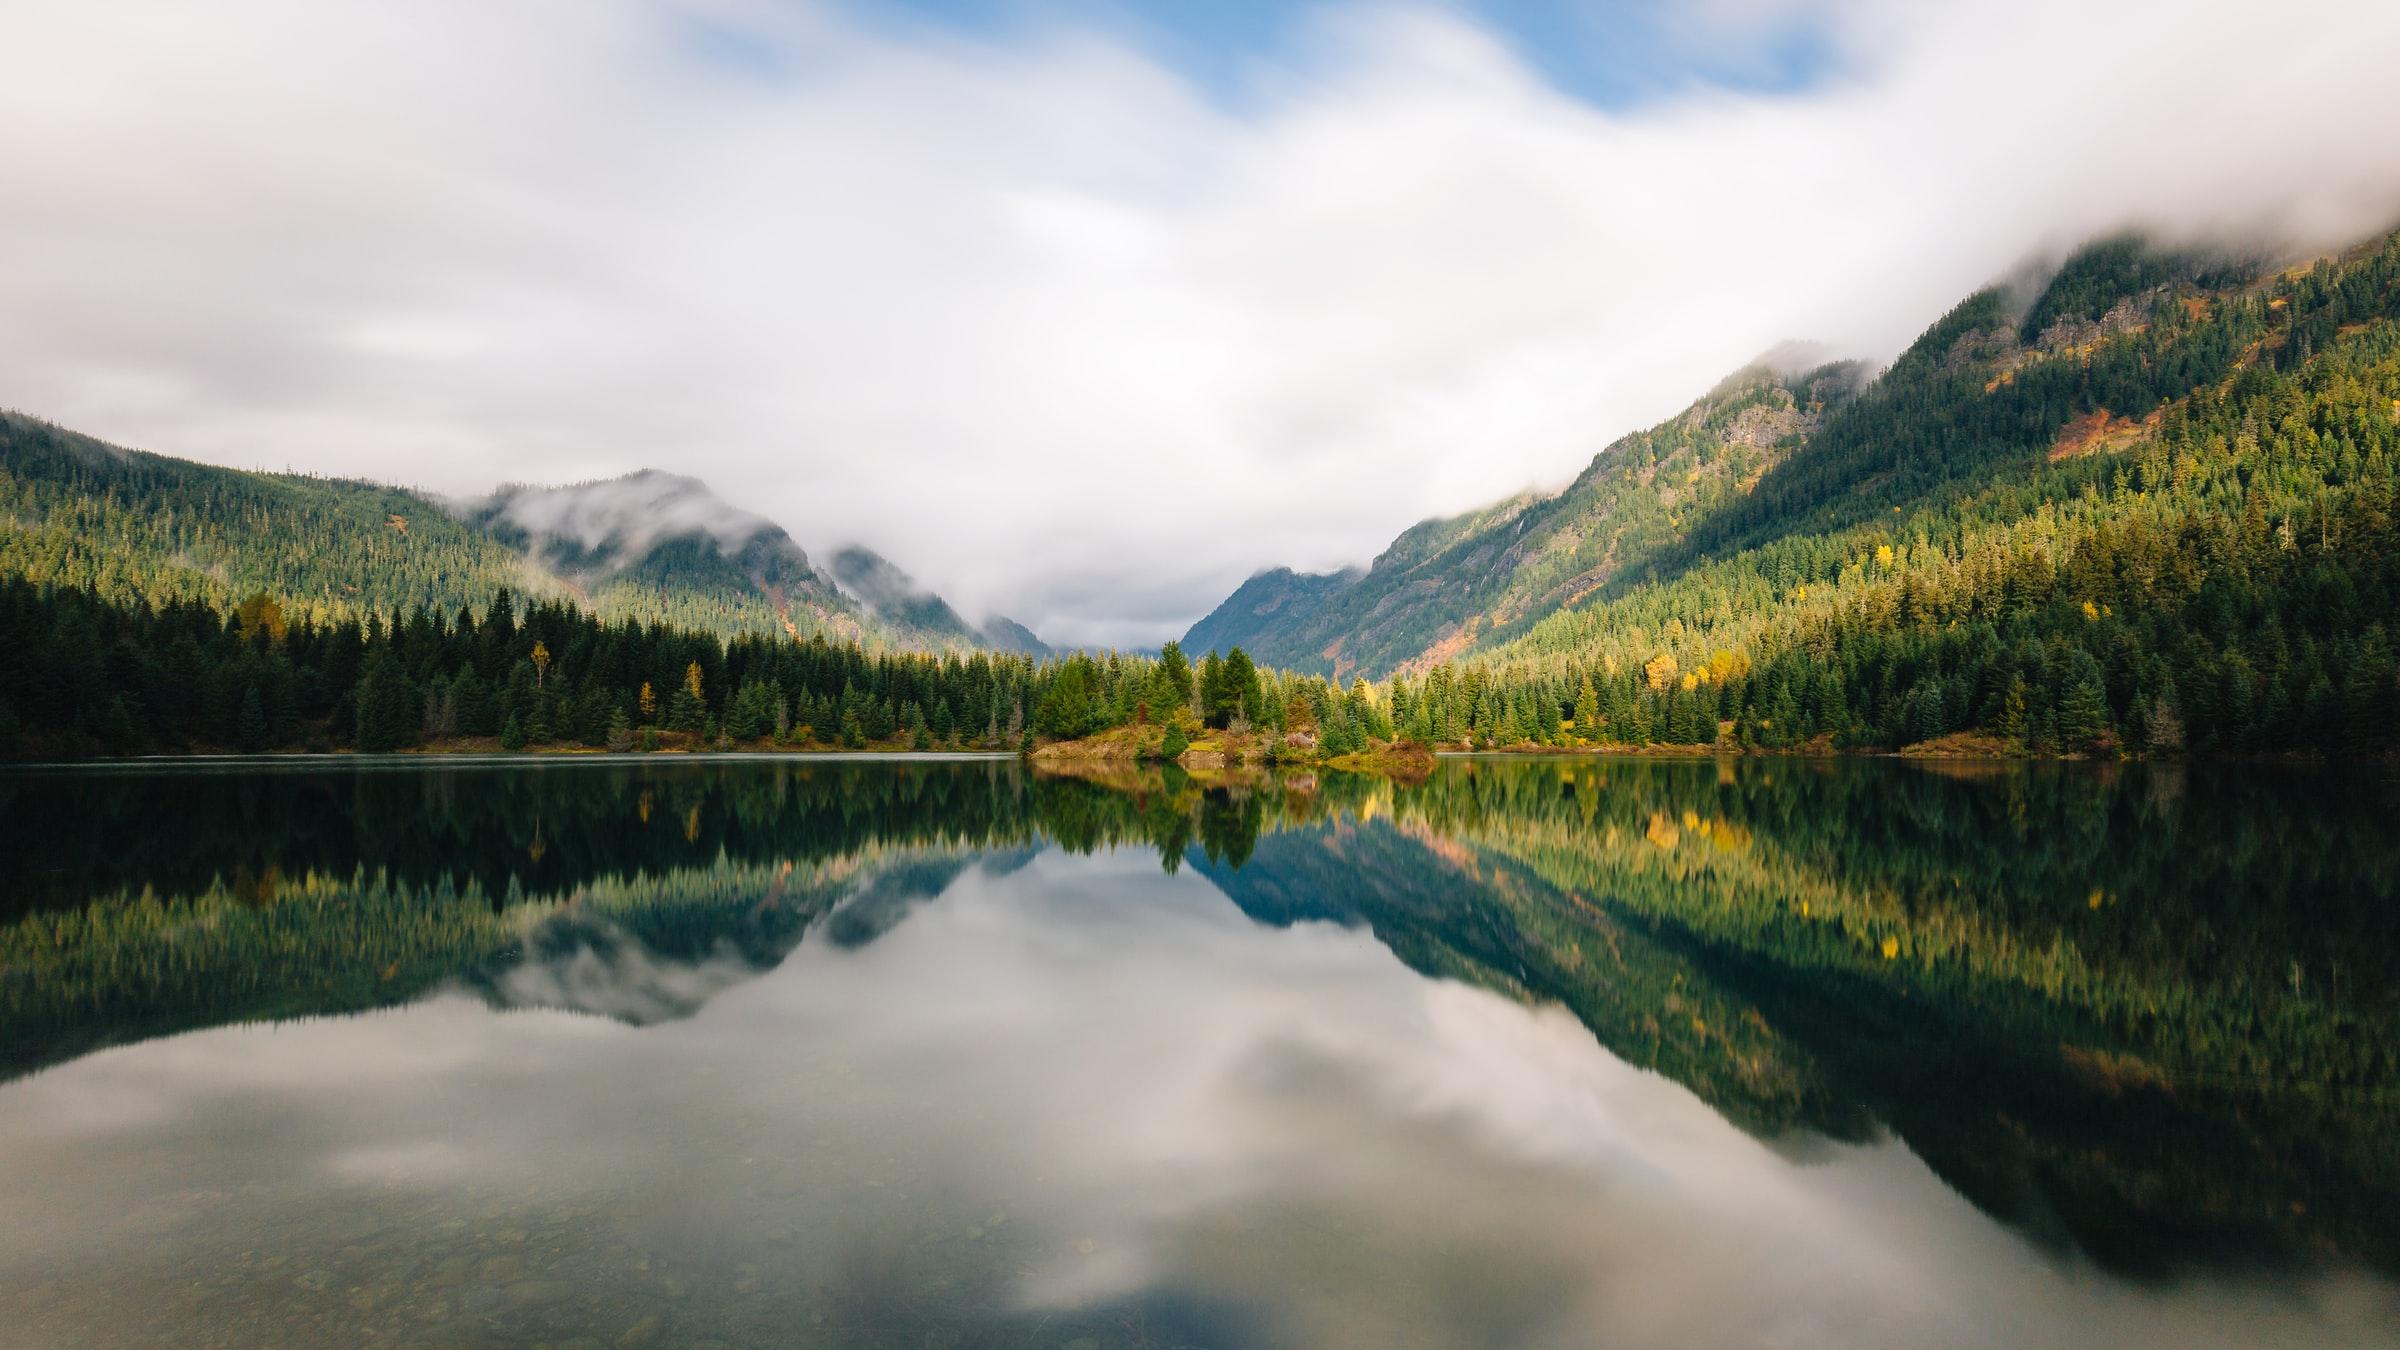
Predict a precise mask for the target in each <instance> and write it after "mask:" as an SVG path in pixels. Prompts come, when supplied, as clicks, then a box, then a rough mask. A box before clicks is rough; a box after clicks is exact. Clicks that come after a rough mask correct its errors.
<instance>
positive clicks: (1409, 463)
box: [0, 0, 2400, 641]
mask: <svg viewBox="0 0 2400 1350" xmlns="http://www.w3.org/2000/svg"><path fill="white" fill-rule="evenodd" d="M1810 13H1821V15H1822V18H1823V21H1824V22H1826V23H1828V24H1830V25H1831V26H1832V31H1833V32H1835V33H1836V34H1837V35H1838V40H1839V41H1840V42H1841V43H1842V44H1843V50H1844V54H1845V59H1844V62H1843V63H1842V69H1843V71H1844V72H1846V73H1844V74H1843V75H1841V76H1839V77H1838V78H1835V79H1832V80H1829V81H1828V82H1826V83H1823V84H1821V85H1820V86H1819V87H1817V88H1815V89H1812V90H1810V91H1808V92H1804V93H1801V94H1795V95H1781V96H1766V95H1739V96H1737V95H1732V94H1724V93H1707V92H1701V93H1695V94H1689V95H1685V96H1682V97H1679V98H1678V99H1677V100H1675V101H1674V102H1672V103H1668V104H1663V105H1659V104H1653V105H1650V106H1646V107H1641V108H1636V109H1633V110H1631V111H1624V112H1602V111H1598V110H1595V109H1593V108H1591V107H1589V106H1587V105H1585V104H1582V103H1579V102H1577V101H1576V100H1574V99H1572V98H1570V97H1567V96H1565V95H1563V94H1561V93H1558V92H1557V91H1555V90H1554V89H1552V88H1551V87H1549V86H1547V85H1546V84H1544V83H1543V82H1542V81H1540V80H1539V79H1538V78H1536V77H1535V76H1534V75H1533V74H1531V73H1530V72H1529V71H1528V70H1527V69H1526V68H1525V67H1524V66H1523V65H1522V64H1520V63H1519V62H1518V61H1516V60H1515V59H1514V58H1512V57H1511V56H1510V55H1508V54H1507V52H1506V50H1505V49H1504V48H1503V47H1502V46H1501V45H1500V44H1499V43H1498V42H1497V41H1496V40H1494V39H1493V38H1492V37H1490V36H1489V35H1487V34H1485V33H1482V32H1479V31H1477V30H1476V29H1475V28H1473V27H1471V26H1470V25H1468V24H1467V23H1465V22H1463V21H1461V20H1459V19H1457V18H1455V17H1452V16H1449V15H1447V14H1444V13H1440V12H1436V11H1431V10H1407V9H1392V8H1382V7H1368V8H1363V9H1355V10H1350V11H1346V12H1343V13H1340V14H1338V15H1335V16H1332V17H1329V18H1327V19H1325V20H1324V21H1323V22H1322V23H1321V24H1320V25H1319V26H1318V28H1317V29H1316V31H1315V32H1314V33H1313V35H1312V37H1311V38H1310V40H1308V41H1307V42H1305V43H1303V44H1302V45H1301V46H1300V47H1299V48H1297V52H1298V54H1297V55H1295V56H1294V57H1292V58H1291V60H1290V61H1289V63H1287V64H1286V65H1284V66H1282V67H1280V68H1273V69H1267V70H1263V71H1261V72H1260V74H1259V78H1258V83H1257V85H1256V87H1255V89H1253V90H1252V91H1251V96H1248V97H1245V98H1244V99H1242V100H1240V101H1239V102H1240V107H1239V109H1238V110H1235V109H1229V108H1228V107H1227V106H1226V105H1225V104H1224V103H1223V102H1221V101H1217V100H1213V99H1212V98H1211V97H1210V96H1209V95H1208V94H1207V93H1206V92H1205V91H1202V90H1199V89H1196V88H1194V87H1193V86H1192V85H1191V84H1190V83H1188V82H1187V81H1186V80H1184V79H1183V78H1182V77H1180V76H1178V75H1177V74H1176V73H1174V72H1173V71H1171V70H1168V69H1166V68H1163V67H1161V66H1160V65H1158V64H1156V63H1155V62H1153V61H1152V60H1150V59H1149V58H1147V57H1146V56H1144V55H1143V54H1141V53H1140V52H1139V51H1137V50H1135V49H1133V48H1131V47H1128V46H1126V45H1123V44H1122V43H1121V42H1119V41H1117V40H1115V39H1112V38H1108V37H1105V36H1098V35H1090V34H1078V33H1075V32H1071V31H1065V30H1052V31H1049V32H1046V33H1039V34H1036V35H1034V36H1032V37H1030V38H1027V37H1022V36H1020V37H1015V38H1010V39H1006V40H995V41H994V42H990V43H987V42H982V41H978V40H971V39H967V38H959V37H945V36H941V35H939V34H938V33H936V32H934V31H932V30H924V29H916V30H908V31H905V32H900V33H894V32H890V31H868V30H866V29H862V28H859V27H855V26H852V25H850V24H847V23H845V22H843V21H841V20H839V19H837V18H834V17H831V16H830V15H829V14H827V13H825V12H820V11H815V10H810V9H807V8H804V7H797V6H787V5H775V4H768V3H765V2H764V0H760V3H756V4H753V3H749V2H748V0H715V2H714V3H706V4H700V3H694V4H689V5H674V4H667V3H663V2H662V0H589V2H586V0H575V2H573V3H569V2H568V0H553V3H547V4H540V3H528V4H518V5H506V6H494V5H484V4H474V3H467V2H466V0H426V2H425V3H418V4H412V5H407V6H378V5H370V4H365V3H329V2H328V0H228V2H227V3H223V4H217V5H210V6H205V7H194V6H188V5H179V4H175V3H172V2H171V0H129V2H128V3H121V4H112V5H108V6H93V5H88V4H80V3H72V2H71V0H56V2H53V0H20V2H19V3H14V4H11V5H10V6H9V7H8V8H7V10H6V11H5V13H4V14H0V36H4V37H5V39H6V45H7V47H8V49H9V50H10V52H11V54H12V58H13V59H12V61H11V75H10V78H9V80H8V81H6V82H4V83H0V181H5V182H7V183H8V184H9V188H8V191H7V192H6V193H5V194H4V195H0V371H4V372H6V373H5V376H0V402H5V403H8V404H11V405H14V406H17V407H20V408H23V409H25V410H28V411H32V412H36V413H39V414H42V415H45V416H49V417H52V418H55V419H57V420H60V421H63V422H66V423H68V424H70V425H73V426H76V427H78V428H80V429H84V430H89V431H92V432H94V433H96V434H100V435H103V436H107V437H111V438H115V439H121V440H125V441H130V442H133V443H136V444H141V445H145V446H148V447H150V448H155V449H159V450H162V451H166V452H168V453H183V454H190V455H194V456H198V457H202V458H208V459H214V460H219V461H224V462H233V463H245V464H254V465H261V466H267V467H283V466H285V465H292V466H297V467H303V468H311V469H322V470H336V471H341V472H346V473H356V474H366V475H372V476H379V477H387V478H394V479H399V480H403V481H410V482H415V483H419V484H422V485H425V486H429V487H433V488H436V489H440V490H444V491H450V492H468V491H477V490H482V489H486V488H488V487H489V486H490V485H491V484H492V483H494V482H496V481H499V480H502V479H520V480H522V479H551V480H561V481H566V480H576V479H586V478H592V477H598V476H604V475H609V474H614V473H619V472H624V471H627V470H630V469H634V468H638V467H643V466H654V467H659V468H666V469H672V470H676V471H679V472H687V473H692V474H696V475H698V476H700V477H702V478H704V479H706V480H708V481H709V482H710V484H711V485H712V486H714V487H715V488H717V489H718V490H719V491H720V492H722V493H723V494H724V495H726V496H727V497H728V498H730V499H731V500H734V501H736V502H738V503H739V504H741V505H742V506H744V507H745V508H748V509H752V510H756V511H759V512H761V513H762V514H766V515H769V516H771V517H774V518H775V519H777V520H779V521H781V522H783V523H784V524H786V525H787V526H789V527H790V528H791V529H792V530H793V532H794V533H795V534H796V535H798V536H799V537H800V538H801V539H802V540H803V542H805V543H808V544H809V545H810V546H811V547H812V548H814V549H816V550H818V551H820V552H822V551H825V550H826V549H828V548H829V546H830V545H832V544H833V543H835V542H838V541H842V540H847V539H853V538H856V539H861V540H864V541H865V542H868V543H870V544H872V545H874V546H876V547H877V548H879V549H881V550H882V551H884V552H886V553H888V554H889V555H890V556H892V557H893V558H894V559H895V560H897V561H898V562H899V563H900V564H901V565H902V566H904V567H906V568H908V569H909V570H910V571H911V572H913V573H915V574H916V575H917V576H918V577H920V578H921V579H923V580H924V581H925V582H926V583H927V584H930V585H932V586H934V587H936V588H937V589H939V590H941V591H943V592H944V593H945V594H947V595H950V596H951V597H952V598H953V599H954V600H956V601H957V602H959V603H960V604H961V605H962V606H963V607H964V608H966V609H967V610H968V611H969V612H974V611H977V610H980V609H984V608H986V607H996V608H999V609H1002V610H1005V611H1007V612H1010V613H1012V614H1014V615H1015V616H1016V617H1018V618H1020V619H1023V620H1025V621H1027V622H1029V623H1031V624H1033V626H1034V627H1036V628H1037V629H1038V630H1040V631H1041V632H1043V633H1044V634H1045V635H1046V636H1053V637H1065V638H1070V639H1100V640H1109V639H1119V640H1140V641H1155V640H1157V639H1159V638H1161V637H1164V636H1168V635H1171V634H1172V633H1173V632H1175V631H1177V630H1179V629H1180V628H1181V627H1182V626H1183V624H1185V623H1186V622H1188V621H1189V620H1190V619H1191V618H1193V617H1196V615H1197V614H1198V613H1199V612H1200V611H1202V610H1204V609H1206V608H1207V607H1208V606H1209V605H1210V604H1212V603H1213V602H1214V601H1215V600H1216V599H1217V598H1218V597H1219V596H1221V595H1222V593H1223V592H1224V591H1225V590H1227V589H1229V588H1230V586H1231V585H1232V584H1233V583H1234V582H1236V581H1238V580H1239V579H1240V577H1241V576H1243V575H1245V574H1246V573H1248V572H1249V571H1251V570H1253V569H1255V568H1256V567H1259V566H1263V565H1267V564H1271V563H1276V562H1291V563H1295V564H1299V565H1303V566H1328V565H1334V564H1338V563H1341V562H1346V561H1351V560H1356V559H1360V558H1363V557H1365V556H1367V555H1369V554H1372V553H1373V552H1374V551H1375V550H1376V549H1377V548H1379V547H1380V546H1381V545H1382V544H1383V543H1384V542H1386V541H1387V540H1388V539H1389V538H1390V537H1391V536H1392V535H1393V534H1394V533H1395V532H1397V530H1399V529H1400V528H1402V527H1404V526H1405V525H1407V524H1408V523H1409V522H1411V521H1412V520H1414V519H1415V518H1417V517H1418V516H1421V515H1423V514H1426V513H1429V512H1435V511H1448V510H1457V509H1463V508H1465V507H1468V506H1471V505H1474V504H1476V503H1478V502H1480V501H1482V500H1484V499H1488V498H1491V497H1495V496H1498V495H1501V494H1503V493H1505V492H1507V491H1510V490H1513V489H1515V488H1518V487H1521V486H1524V485H1525V484H1527V483H1529V482H1537V481H1558V480H1562V479H1564V478H1565V477H1567V476H1568V475H1570V474H1572V473H1573V472H1574V471H1575V470H1576V469H1577V468H1579V467H1580V466H1581V464H1582V463H1583V462H1584V461H1585V460H1586V459H1588V457H1589V456H1590V455H1591V453H1592V452H1593V451H1594V450H1596V449H1597V448H1599V447H1600V446H1601V445H1603V444H1605V443H1606V442H1607V441H1608V440H1609V439H1611V438H1612V437H1613V436H1615V435H1617V434H1619V433H1622V432H1623V431H1626V430H1628V429H1631V428H1632V427H1634V426H1637V425H1640V424H1642V423H1645V422H1647V421H1649V420H1653V419H1655V418H1657V417H1659V416H1663V415H1665V414H1667V413H1670V412H1672V411H1673V410H1674V409H1675V408H1677V407H1679V406H1681V405H1682V404H1683V403H1684V402H1686V401H1688V399H1689V398H1690V397H1691V396H1692V395H1693V394H1695V393H1697V392H1698V391H1699V390H1701V389H1703V388H1705V387H1706V386H1707V385H1709V384H1710V383H1712V382H1713V381H1714V380H1715V379H1716V378H1717V377H1718V376H1720V375H1722V374H1723V373H1724V372H1725V371H1726V370H1728V369H1729V368H1731V367H1732V366H1733V365H1734V364H1736V363H1738V362H1739V361H1740V360H1742V359H1744V358H1745V357H1747V356H1749V355H1751V354H1753V353H1755V352H1757V351H1759V350H1761V349H1763V348H1764V347H1766V346H1768V345H1770V344H1771V343H1773V342H1775V341H1778V340H1780V339H1783V338H1787V337H1792V336H1799V335H1806V336H1815V337H1821V338H1825V339H1828V340H1831V341H1833V342H1836V343H1838V344H1841V345H1843V346H1846V347H1848V348H1851V349H1854V350H1859V351H1863V352H1867V353H1873V354H1884V353H1889V352H1890V351H1892V350H1893V349H1895V348H1896V347H1897V346H1898V345H1899V344H1900V343H1902V342H1904V341H1905V340H1906V339H1907V338H1908V336H1910V335H1911V334H1912V333H1913V332H1914V331H1916V330H1917V329H1918V328H1920V327H1922V326H1923V325H1924V324H1925V323H1926V322H1928V321H1929V320H1930V319H1931V318H1932V317H1934V316H1935V315H1936V314H1938V313H1939V311H1940V310H1941V309H1943V308H1944V307H1946V306H1947V305H1948V304H1949V303H1950V302H1951V301H1953V300H1955V299H1957V298H1958V297H1959V296H1960V295H1961V294H1963V293H1964V292H1965V291H1966V290H1967V289H1969V288H1971V287H1972V286H1974V285H1975V284H1977V283H1978V282H1980V281H1982V280H1984V279H1986V278H1988V277H1990V276H1992V275H1994V274H1996V273H1998V272H2000V271H2002V270H2003V269H2005V268H2007V267H2008V266H2010V265H2011V264H2012V263H2014V262H2015V261H2017V260H2018V259H2019V258H2020V257H2021V256H2022V255H2023V254H2025V253H2026V252H2027V251H2028V250H2030V249H2034V248H2041V247H2051V248H2055V247H2058V246H2061V245H2063V244H2065V243H2068V242H2071V241H2072V240H2074V239H2075V238H2077V237H2079V236H2082V235H2085V234H2089V233H2092V232H2095V231H2097V230H2101V229H2105V228H2108V227H2111V226H2114V225H2116V224H2119V223H2121V222H2125V221H2129V220H2144V221H2150V222H2154V223H2157V224H2161V225H2164V226H2167V227H2170V228H2177V229H2189V230H2211V231H2225V230H2232V229H2242V230H2252V231H2265V232H2270V233H2273V234H2276V235H2279V236H2282V237H2287V238H2297V239H2303V240H2306V241H2308V242H2326V241H2331V240H2336V239H2340V238H2342V237H2344V236H2347V235H2351V234H2357V233H2363V232H2367V231H2371V230H2373V229H2376V228H2379V227H2380V226H2382V225H2384V224H2385V223H2387V222H2389V221H2391V220H2393V219H2395V218H2400V141H2394V140H2393V139H2392V138H2391V137H2388V136H2384V135H2380V134H2377V133H2379V132H2380V130H2381V129H2384V128H2389V127H2392V126H2400V81H2394V80H2392V79H2391V78H2390V76H2389V71H2388V61H2389V56H2390V54H2391V53H2392V52H2394V51H2400V7H2394V6H2391V5H2389V4H2387V3H2381V2H2380V0H2314V2H2313V3H2303V4H2275V5H2269V4H2266V3H2263V0H2261V2H2260V3H2219V4H2201V5H2193V4H2170V3H2165V0H2128V2H2127V3H2121V4H2115V5H2108V6H2098V5H2091V4H2085V3H2069V2H2068V0H2011V2H2009V3H2000V2H1998V0H1966V2H1965V3H1960V4H1955V5H1949V6H1943V7H1939V8H1936V7H1931V6H1899V5H1895V4H1891V3H1888V0H1854V2H1853V3H1849V4H1845V5H1841V6H1838V7H1831V8H1828V7H1822V6H1818V7H1810V6H1795V5H1794V4H1792V3H1788V2H1787V0H1775V2H1774V3H1763V2H1762V0H1725V2H1724V3H1721V4H1718V5H1716V6H1715V7H1713V8H1711V9H1708V10H1704V11H1702V14H1703V16H1704V19H1703V21H1704V22H1706V23H1710V24H1714V25H1717V27H1716V28H1715V29H1713V30H1711V29H1703V30H1700V31H1702V32H1707V31H1716V32H1721V33H1724V34H1725V35H1726V36H1725V40H1726V42H1727V44H1728V49H1729V50H1738V48H1739V47H1740V41H1739V38H1740V35H1739V34H1738V33H1734V32H1731V31H1730V30H1729V29H1728V27H1727V26H1729V25H1730V26H1734V27H1740V26H1745V25H1747V26H1753V27H1755V26H1759V25H1788V24H1789V23H1791V22H1794V21H1795V20H1794V16H1795V15H1801V16H1806V15H1808V14H1810ZM703 21H705V22H707V23H711V24H715V25H718V26H719V27H720V28H725V27H730V28H735V29H739V30H741V31H744V32H746V33H748V34H750V35H751V41H752V43H753V48H754V50H756V51H757V52H759V53H760V54H761V56H762V58H763V59H762V60H761V61H759V62H757V63H756V65H757V67H759V68H758V69H753V68H751V66H750V64H749V63H742V62H727V61H724V60H722V59H712V58H710V57H709V56H707V55H705V54H704V52H703V49H702V47H701V46H700V45H699V44H696V43H694V42H693V41H691V40H690V36H691V34H692V33H693V32H695V31H696V29H695V25H696V24H698V23H700V22H703ZM1694 40H1697V39H1694Z"/></svg>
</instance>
